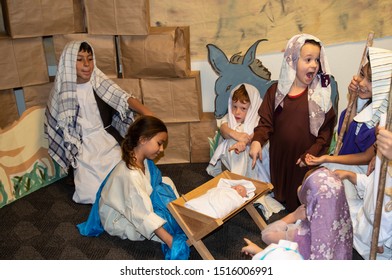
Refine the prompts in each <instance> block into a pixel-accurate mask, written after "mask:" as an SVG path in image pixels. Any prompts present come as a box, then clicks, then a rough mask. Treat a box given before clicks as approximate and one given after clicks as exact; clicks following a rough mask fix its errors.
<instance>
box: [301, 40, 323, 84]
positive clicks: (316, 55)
mask: <svg viewBox="0 0 392 280" xmlns="http://www.w3.org/2000/svg"><path fill="white" fill-rule="evenodd" d="M319 69H320V47H319V46H316V45H313V44H310V43H305V44H304V45H303V46H302V48H301V52H300V55H299V58H298V62H297V72H296V77H295V84H296V85H297V86H299V87H302V88H306V87H307V86H308V85H310V84H311V83H312V81H313V79H314V78H315V77H316V75H317V72H318V71H319Z"/></svg>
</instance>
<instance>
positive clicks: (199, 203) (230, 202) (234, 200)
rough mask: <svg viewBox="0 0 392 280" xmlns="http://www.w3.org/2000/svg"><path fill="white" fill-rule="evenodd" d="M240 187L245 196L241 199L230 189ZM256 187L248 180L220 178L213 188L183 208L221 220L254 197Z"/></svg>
mask: <svg viewBox="0 0 392 280" xmlns="http://www.w3.org/2000/svg"><path fill="white" fill-rule="evenodd" d="M237 185H242V186H244V187H245V189H246V194H247V195H246V196H245V197H242V196H241V195H240V194H238V192H237V191H236V190H235V189H233V188H232V187H234V186H237ZM255 190H256V187H255V185H254V184H253V183H252V182H251V181H248V180H229V179H223V178H221V179H220V180H219V182H218V185H217V186H216V187H215V188H212V189H210V190H208V191H207V192H206V193H205V194H203V195H201V196H199V197H196V198H193V199H191V200H189V201H187V202H186V203H185V207H187V208H189V209H192V210H195V211H197V212H200V213H202V214H205V215H207V216H210V217H213V218H223V217H224V216H226V215H227V214H229V213H230V212H231V211H233V210H235V209H237V208H238V207H240V206H241V205H242V204H243V203H244V202H245V201H247V200H249V199H251V198H252V197H253V196H254V195H255Z"/></svg>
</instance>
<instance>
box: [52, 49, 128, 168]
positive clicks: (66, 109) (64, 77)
mask: <svg viewBox="0 0 392 280" xmlns="http://www.w3.org/2000/svg"><path fill="white" fill-rule="evenodd" d="M81 43H82V42H81V41H72V42H69V43H68V44H67V45H66V46H65V47H64V50H63V53H62V54H61V57H60V61H59V64H58V67H57V74H56V79H55V81H54V86H53V88H52V90H51V93H50V97H49V100H48V103H47V108H46V112H45V133H46V134H47V135H48V140H49V148H48V152H49V155H50V156H51V157H52V158H53V159H54V160H55V161H56V162H57V163H58V164H59V165H60V166H61V167H62V168H64V169H68V167H69V166H70V165H72V166H73V167H74V168H76V167H77V160H76V158H77V156H78V154H79V153H81V152H82V150H81V147H82V129H81V126H80V124H79V104H78V100H77V96H76V59H77V55H78V52H79V47H80V45H81ZM86 43H88V42H86ZM88 44H89V43H88ZM89 45H90V44H89ZM90 46H91V45H90ZM91 47H92V46H91ZM93 54H94V51H93ZM93 57H94V65H95V67H94V70H93V73H92V76H91V79H90V83H91V85H92V87H93V90H94V91H95V92H96V94H97V95H98V96H99V97H100V98H101V99H102V100H103V101H104V102H106V103H107V104H108V105H109V106H111V107H112V108H114V109H115V110H116V111H117V113H116V114H115V115H114V117H113V120H112V126H113V127H114V128H116V129H117V130H118V131H119V132H120V134H121V135H122V136H124V135H125V134H126V131H127V129H128V126H129V125H130V124H131V123H132V122H133V121H134V114H133V112H132V111H131V110H130V109H129V107H128V102H127V100H128V98H129V97H133V95H131V94H128V93H127V92H125V91H123V90H122V89H121V88H120V87H119V86H118V85H117V84H115V83H114V82H113V81H112V80H110V79H109V78H108V77H107V76H106V75H105V74H104V73H103V72H102V71H101V70H99V69H98V68H97V66H96V63H95V54H94V56H93Z"/></svg>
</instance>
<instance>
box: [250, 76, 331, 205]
mask: <svg viewBox="0 0 392 280" xmlns="http://www.w3.org/2000/svg"><path fill="white" fill-rule="evenodd" d="M276 88H277V83H276V84H274V85H272V86H271V87H270V88H269V89H268V91H267V93H266V94H265V96H264V100H263V103H262V104H261V106H260V109H259V115H260V121H259V124H258V126H257V127H255V129H254V137H253V141H259V142H260V143H261V145H263V144H264V143H265V142H267V141H268V140H269V141H270V172H271V183H272V184H273V185H274V194H275V198H276V199H277V200H278V201H280V202H282V203H284V204H286V208H287V209H288V210H289V211H294V210H295V209H296V208H297V207H298V206H299V205H300V203H299V201H298V198H297V189H298V187H299V186H300V185H301V184H302V179H303V177H304V175H305V173H306V172H307V171H308V170H309V168H307V167H299V165H297V164H296V162H297V160H298V159H299V158H300V157H301V158H302V160H304V157H305V155H306V154H307V153H310V154H312V155H315V156H320V155H323V154H325V153H326V152H327V150H328V147H329V145H330V142H331V138H332V134H333V130H334V124H335V118H336V115H335V112H334V110H333V108H331V109H330V110H329V111H328V112H327V113H326V114H325V120H324V123H323V125H322V126H321V128H320V130H319V133H318V136H317V137H315V136H314V135H312V134H311V133H310V129H309V106H308V93H307V90H306V91H304V92H303V93H302V94H300V95H298V96H296V97H289V96H288V95H287V96H286V97H285V98H284V100H283V107H282V106H278V108H276V110H274V106H275V92H276Z"/></svg>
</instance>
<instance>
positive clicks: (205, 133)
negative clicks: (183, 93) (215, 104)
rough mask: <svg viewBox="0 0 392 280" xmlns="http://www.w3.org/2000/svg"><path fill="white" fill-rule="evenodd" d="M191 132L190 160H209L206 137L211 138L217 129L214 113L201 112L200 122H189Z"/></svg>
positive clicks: (194, 161)
mask: <svg viewBox="0 0 392 280" xmlns="http://www.w3.org/2000/svg"><path fill="white" fill-rule="evenodd" d="M189 130H190V133H191V162H192V163H196V162H206V163H208V162H209V161H210V144H209V142H208V138H209V137H210V138H213V137H214V135H215V132H216V131H217V130H218V127H217V125H216V119H215V116H214V113H212V112H211V113H202V117H201V119H200V122H192V123H189Z"/></svg>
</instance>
